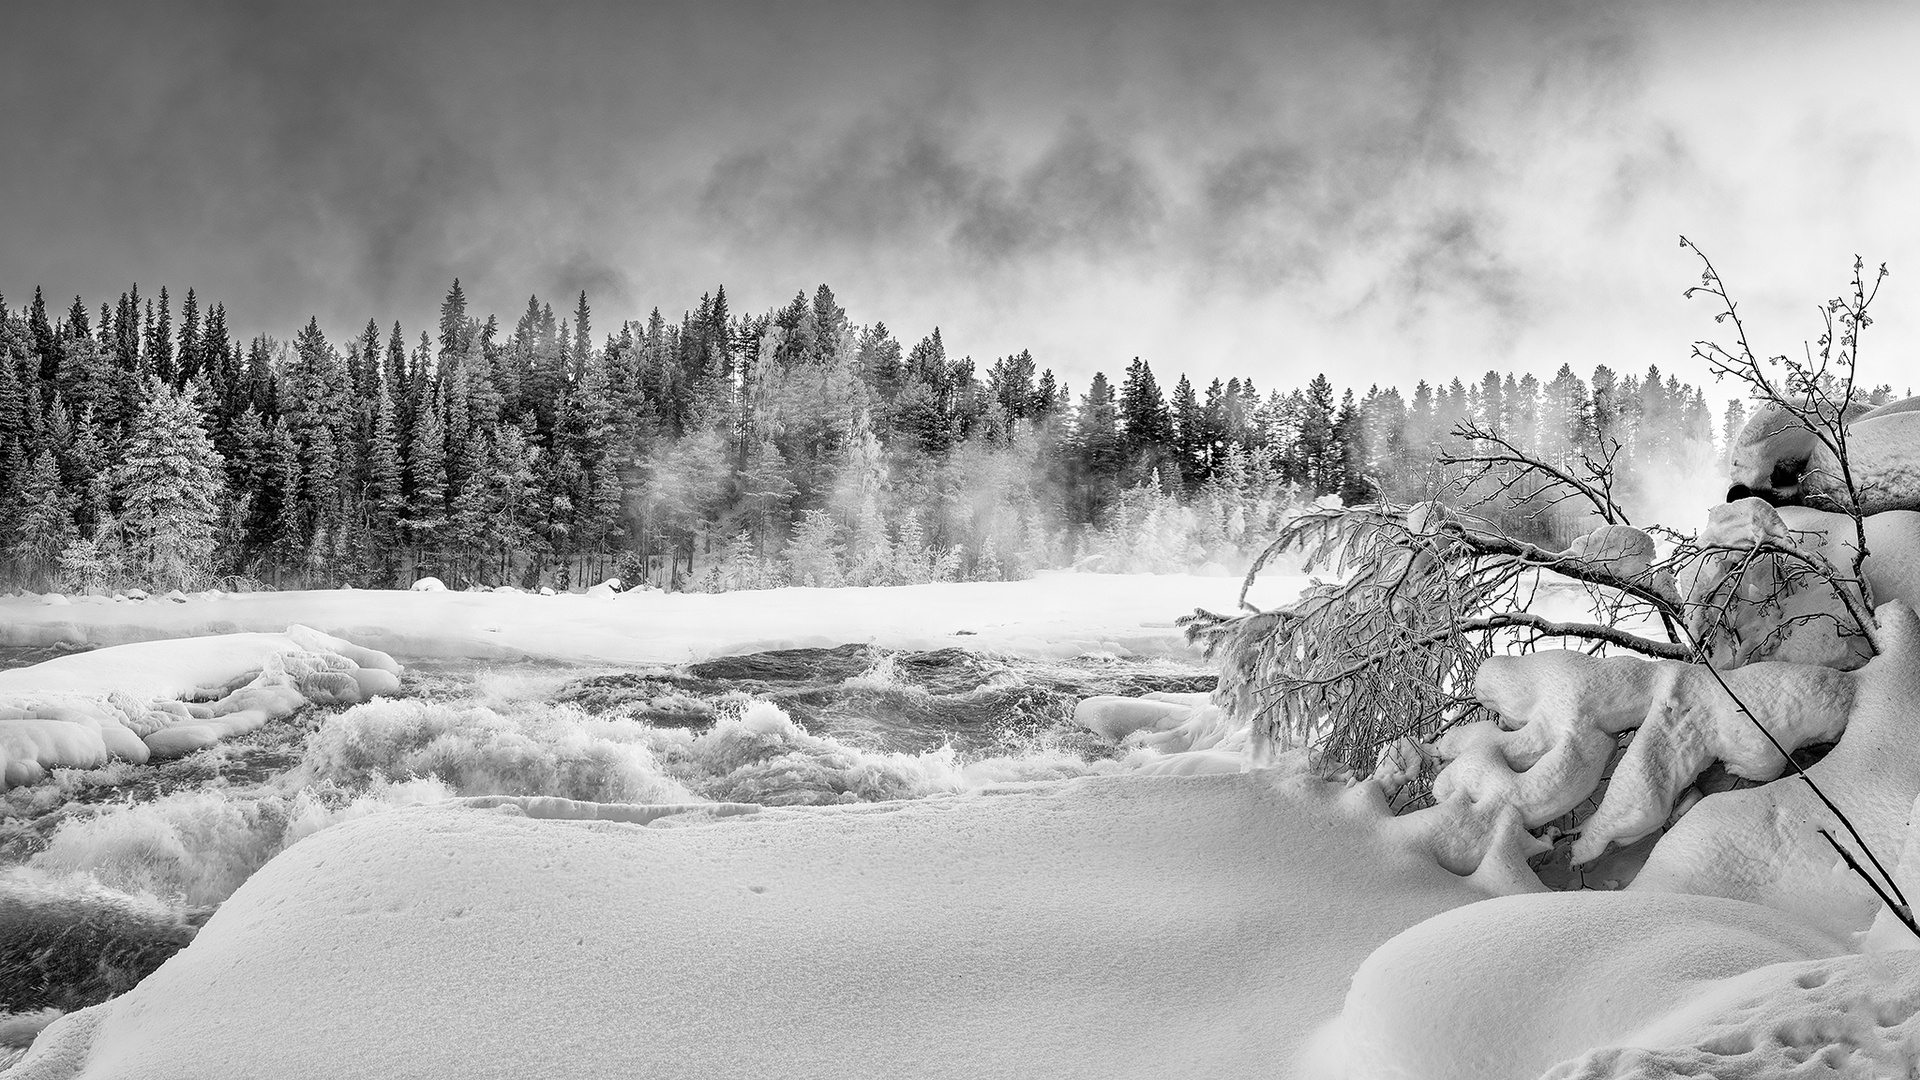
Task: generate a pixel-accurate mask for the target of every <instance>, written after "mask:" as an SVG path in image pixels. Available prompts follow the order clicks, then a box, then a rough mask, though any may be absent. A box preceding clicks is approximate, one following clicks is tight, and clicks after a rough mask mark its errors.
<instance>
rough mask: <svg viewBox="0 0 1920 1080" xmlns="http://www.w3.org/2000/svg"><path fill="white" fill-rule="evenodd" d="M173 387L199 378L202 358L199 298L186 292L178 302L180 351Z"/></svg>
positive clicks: (189, 291)
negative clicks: (185, 296)
mask: <svg viewBox="0 0 1920 1080" xmlns="http://www.w3.org/2000/svg"><path fill="white" fill-rule="evenodd" d="M177 359H178V364H177V367H178V371H177V373H176V377H175V379H174V385H176V386H184V385H186V384H187V383H190V382H192V381H193V380H194V379H196V378H198V377H199V376H200V369H201V364H202V361H203V359H204V357H203V356H202V355H201V347H200V298H199V297H197V296H195V295H194V294H193V290H192V289H191V288H189V289H188V290H187V298H186V299H185V300H183V301H181V302H180V349H179V354H178V357H177Z"/></svg>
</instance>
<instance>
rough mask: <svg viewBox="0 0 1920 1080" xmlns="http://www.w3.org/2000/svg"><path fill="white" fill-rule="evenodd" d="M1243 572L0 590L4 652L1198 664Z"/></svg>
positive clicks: (1268, 597) (1289, 581) (1273, 580)
mask: <svg viewBox="0 0 1920 1080" xmlns="http://www.w3.org/2000/svg"><path fill="white" fill-rule="evenodd" d="M1304 584H1305V579H1303V578H1298V577H1284V576H1277V575H1276V576H1272V577H1262V578H1261V579H1260V581H1259V583H1258V584H1257V585H1256V586H1255V589H1254V595H1253V596H1252V597H1251V599H1252V600H1253V601H1254V602H1256V603H1261V604H1267V605H1272V604H1276V603H1282V602H1285V601H1287V600H1291V599H1292V598H1293V597H1294V596H1295V595H1296V594H1297V593H1298V592H1299V590H1300V588H1301V587H1302V586H1303V585H1304ZM1239 589H1240V582H1239V579H1237V578H1223V577H1196V576H1191V575H1184V574H1165V575H1159V574H1132V575H1122V574H1084V573H1064V572H1063V573H1042V574H1040V575H1038V576H1036V577H1035V578H1033V579H1031V580H1028V581H976V582H941V583H936V584H928V585H902V586H892V587H871V588H857V589H803V588H788V589H768V590H759V591H741V592H729V593H719V594H707V593H668V592H660V591H657V590H651V589H633V590H629V591H626V592H622V593H620V594H618V595H617V596H613V597H588V596H584V595H580V594H577V593H574V594H564V595H559V596H541V595H536V594H532V593H520V592H490V593H465V592H452V591H445V592H434V593H415V592H402V591H393V590H355V591H351V592H344V591H339V590H313V591H306V592H263V593H245V594H235V595H224V596H215V595H212V594H192V595H191V596H190V599H189V601H188V602H187V603H184V604H175V603H127V604H113V603H109V602H107V601H105V600H104V598H102V599H101V602H100V603H98V604H84V603H76V604H73V605H69V606H50V605H47V604H45V603H43V602H42V598H39V597H0V645H20V646H35V647H38V646H46V645H52V644H55V643H59V642H66V643H70V644H81V643H87V642H91V643H94V644H102V645H118V644H122V643H125V642H130V641H145V640H151V639H154V638H178V637H192V636H203V635H207V634H225V633H234V632H236V631H242V630H254V631H278V630H282V629H284V628H285V627H286V626H287V625H288V624H289V623H300V624H302V625H305V626H313V627H318V628H319V629H321V630H324V631H326V632H327V633H330V634H334V635H337V636H339V637H342V638H346V639H348V640H351V641H355V642H358V643H360V644H362V645H365V646H368V647H370V648H374V649H379V650H381V651H382V652H385V653H388V654H390V655H393V656H396V657H401V658H403V659H404V658H413V657H420V658H429V657H471V658H479V659H485V658H500V659H506V658H513V657H527V656H533V657H550V658H554V659H562V660H570V661H583V662H607V663H655V664H678V663H686V662H691V661H701V660H708V659H712V658H714V657H718V656H731V655H738V654H741V653H749V652H759V651H763V650H767V649H782V648H807V647H823V648H832V647H833V646H836V645H844V644H847V643H866V644H872V645H876V646H879V647H882V648H888V649H938V648H949V647H953V646H963V647H966V648H969V649H975V650H980V651H989V650H991V651H997V652H1004V653H1011V654H1018V655H1028V656H1079V655H1084V654H1101V653H1105V654H1110V655H1116V656H1125V655H1135V654H1137V655H1148V656H1179V657H1183V658H1185V657H1189V656H1191V655H1192V653H1191V650H1190V649H1189V647H1188V646H1187V644H1186V640H1185V638H1184V637H1183V636H1182V634H1181V632H1180V629H1179V628H1178V627H1177V626H1175V625H1174V622H1173V620H1174V617H1175V616H1177V615H1180V614H1182V613H1184V612H1188V611H1191V610H1193V609H1194V607H1196V606H1202V607H1207V608H1211V609H1213V610H1217V611H1228V610H1233V609H1235V608H1236V607H1237V606H1238V597H1239Z"/></svg>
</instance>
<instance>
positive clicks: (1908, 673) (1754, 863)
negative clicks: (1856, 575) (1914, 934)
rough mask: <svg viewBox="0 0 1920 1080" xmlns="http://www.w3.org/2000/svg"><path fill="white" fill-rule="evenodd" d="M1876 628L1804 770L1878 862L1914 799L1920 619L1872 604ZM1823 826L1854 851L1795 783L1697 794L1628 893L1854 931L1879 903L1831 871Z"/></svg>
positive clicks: (1836, 869)
mask: <svg viewBox="0 0 1920 1080" xmlns="http://www.w3.org/2000/svg"><path fill="white" fill-rule="evenodd" d="M1878 622H1879V631H1880V643H1881V649H1882V652H1881V654H1880V655H1879V656H1877V657H1875V658H1874V659H1873V660H1872V661H1871V662H1870V663H1868V664H1867V665H1866V667H1864V668H1862V669H1860V670H1859V671H1858V672H1857V673H1854V675H1853V676H1852V680H1853V683H1854V695H1853V707H1852V709H1851V711H1850V712H1849V714H1848V717H1847V724H1846V731H1845V734H1844V735H1843V736H1842V737H1841V739H1840V742H1839V744H1838V745H1837V746H1835V747H1834V749H1833V750H1832V751H1831V752H1830V753H1828V754H1827V756H1826V757H1824V758H1822V759H1821V760H1820V761H1819V762H1817V763H1815V764H1813V765H1810V766H1808V767H1807V769H1806V772H1807V774H1808V775H1809V776H1811V777H1812V778H1813V780H1814V781H1815V782H1816V783H1818V784H1819V785H1820V787H1821V789H1822V790H1823V791H1825V792H1826V793H1827V796H1828V797H1829V798H1831V799H1832V800H1833V801H1834V803H1835V804H1836V805H1837V806H1839V807H1840V809H1841V810H1842V811H1844V812H1845V813H1846V815H1847V817H1848V818H1849V819H1850V820H1851V821H1852V822H1853V824H1854V826H1855V827H1856V828H1857V829H1859V831H1860V835H1861V837H1862V838H1863V839H1864V840H1865V841H1866V844H1867V846H1869V847H1870V848H1872V849H1873V851H1874V852H1875V853H1876V854H1877V855H1878V856H1880V858H1881V860H1882V861H1883V862H1888V861H1891V860H1892V859H1893V858H1894V856H1895V855H1896V853H1898V852H1900V851H1901V850H1902V848H1903V846H1904V845H1905V842H1906V837H1907V824H1908V822H1907V816H1908V813H1909V811H1910V810H1911V809H1912V807H1913V805H1914V801H1915V799H1916V797H1920V738H1916V737H1915V719H1914V717H1915V713H1914V708H1915V706H1914V703H1915V702H1917V701H1920V620H1916V619H1915V617H1914V613H1913V610H1912V609H1911V608H1909V607H1908V606H1907V605H1905V604H1903V603H1899V602H1895V603H1892V604H1888V605H1886V606H1884V607H1882V608H1881V609H1880V612H1879V616H1878ZM1823 829H1824V830H1827V831H1828V832H1830V833H1831V834H1832V835H1833V836H1834V837H1836V838H1837V839H1839V840H1840V841H1841V842H1843V843H1845V844H1847V845H1848V846H1849V847H1850V848H1857V845H1856V844H1854V842H1853V841H1852V839H1851V837H1849V836H1848V834H1847V831H1846V829H1845V828H1844V826H1842V825H1841V823H1840V822H1839V821H1838V820H1837V819H1836V818H1835V817H1834V815H1833V814H1832V813H1831V812H1830V811H1828V810H1827V809H1826V807H1825V806H1824V805H1822V804H1821V802H1820V800H1819V799H1818V798H1817V797H1816V796H1815V795H1814V794H1813V792H1812V791H1811V790H1809V789H1808V787H1807V785H1806V784H1805V783H1804V782H1802V781H1801V780H1799V779H1798V778H1797V777H1787V778H1784V779H1781V780H1776V781H1774V782H1773V783H1771V784H1767V785H1765V786H1763V787H1757V788H1745V789H1741V790H1737V791H1723V792H1720V793H1718V794H1714V795H1709V796H1707V797H1706V798H1704V799H1702V800H1701V801H1700V802H1699V804H1698V805H1696V806H1695V807H1694V808H1693V809H1692V810H1690V811H1689V812H1688V813H1687V815H1686V816H1685V817H1683V818H1681V819H1680V820H1679V821H1678V822H1677V823H1675V825H1674V826H1673V828H1672V829H1670V830H1669V831H1668V832H1667V834H1666V835H1665V836H1663V837H1661V838H1660V842H1659V843H1658V844H1656V845H1655V846H1654V848H1653V851H1652V853H1651V854H1650V855H1649V856H1648V857H1647V862H1646V865H1645V866H1644V867H1643V868H1642V869H1641V871H1640V874H1639V876H1638V877H1636V878H1635V879H1634V881H1633V884H1632V886H1630V887H1631V888H1633V889H1635V890H1641V891H1655V892H1678V893H1694V894H1700V895H1707V896H1725V897H1731V898H1734V899H1739V900H1747V901H1751V902H1753V903H1758V904H1764V905H1766V906H1768V907H1773V908H1777V909H1779V910H1781V911H1785V912H1789V913H1792V914H1795V915H1798V916H1800V917H1801V918H1804V919H1807V920H1808V921H1810V922H1812V923H1814V924H1815V925H1818V926H1821V927H1825V928H1827V929H1829V930H1830V931H1832V932H1835V933H1840V932H1856V931H1861V930H1865V929H1866V928H1867V927H1868V926H1869V924H1871V923H1872V921H1873V919H1874V915H1875V913H1876V911H1877V910H1878V909H1879V907H1880V901H1879V900H1878V898H1877V897H1875V896H1874V895H1873V893H1872V891H1871V890H1870V889H1869V888H1868V887H1867V885H1866V884H1865V883H1864V882H1862V881H1861V880H1860V879H1859V878H1858V877H1857V876H1855V875H1854V874H1852V873H1851V872H1850V871H1848V870H1847V868H1846V867H1845V866H1844V865H1843V864H1842V862H1841V860H1840V857H1839V856H1838V855H1837V854H1835V852H1834V850H1833V847H1832V846H1831V845H1830V844H1829V843H1828V842H1827V841H1826V840H1825V839H1824V838H1822V837H1821V836H1820V834H1819V830H1823ZM1856 855H1858V852H1857V850H1856ZM1863 861H1864V860H1863Z"/></svg>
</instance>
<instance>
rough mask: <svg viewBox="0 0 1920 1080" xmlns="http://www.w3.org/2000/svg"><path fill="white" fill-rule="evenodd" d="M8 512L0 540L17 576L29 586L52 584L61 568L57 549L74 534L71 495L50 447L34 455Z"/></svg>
mask: <svg viewBox="0 0 1920 1080" xmlns="http://www.w3.org/2000/svg"><path fill="white" fill-rule="evenodd" d="M12 502H13V510H12V512H11V513H9V514H8V515H7V516H8V518H9V519H11V526H10V528H7V529H5V530H0V544H4V545H5V551H6V552H7V554H8V555H9V556H10V557H11V561H12V562H13V563H14V566H15V568H16V573H17V574H18V575H19V577H20V579H21V580H23V581H25V582H26V583H27V584H28V585H30V586H38V587H43V588H46V587H52V586H53V584H54V582H55V579H56V578H57V576H58V574H59V569H60V553H61V552H62V551H64V550H66V547H67V545H68V544H69V543H71V542H72V541H73V538H74V528H73V513H72V508H73V499H72V497H71V496H69V495H68V493H67V489H66V488H65V486H64V485H62V483H61V481H60V466H59V464H58V463H57V462H56V461H55V460H54V456H53V451H52V450H50V449H47V448H44V447H43V448H42V449H41V450H40V451H39V452H38V453H36V454H35V455H34V457H33V463H32V465H31V466H30V467H29V468H28V470H27V475H26V477H25V482H24V483H23V484H22V485H21V486H20V490H19V492H18V494H16V495H15V496H14V497H13V500H12Z"/></svg>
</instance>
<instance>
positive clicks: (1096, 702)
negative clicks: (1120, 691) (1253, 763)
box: [1073, 692, 1252, 771]
mask: <svg viewBox="0 0 1920 1080" xmlns="http://www.w3.org/2000/svg"><path fill="white" fill-rule="evenodd" d="M1073 722H1074V723H1076V724H1079V725H1080V726H1081V727H1084V728H1086V729H1087V730H1089V731H1091V732H1093V733H1094V734H1096V735H1099V736H1100V737H1101V738H1104V739H1106V740H1107V741H1109V742H1113V743H1118V744H1120V745H1122V746H1128V747H1140V748H1144V749H1148V750H1155V751H1159V752H1160V753H1163V754H1195V753H1205V754H1208V755H1210V758H1211V759H1213V760H1218V761H1221V762H1224V761H1226V760H1228V759H1232V760H1234V761H1235V763H1236V764H1235V770H1236V771H1237V770H1238V768H1240V767H1242V766H1243V765H1244V763H1245V761H1246V754H1247V750H1248V747H1249V744H1250V742H1251V738H1252V727H1251V725H1249V724H1247V723H1246V722H1245V721H1244V720H1236V719H1235V718H1234V717H1232V716H1231V715H1229V714H1228V713H1227V711H1226V710H1225V709H1223V708H1221V707H1220V706H1218V705H1215V704H1214V703H1213V695H1211V694H1180V693H1167V692H1155V693H1150V694H1145V695H1142V696H1140V697H1119V696H1116V695H1112V694H1100V695H1096V696H1094V697H1090V698H1082V699H1081V700H1080V701H1079V702H1078V703H1077V704H1076V705H1075V706H1074V709H1073ZM1199 760H1200V759H1197V758H1196V759H1194V761H1192V762H1189V763H1188V766H1187V767H1196V766H1197V765H1198V761H1199ZM1161 767H1162V768H1180V766H1174V765H1163V766H1161Z"/></svg>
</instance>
